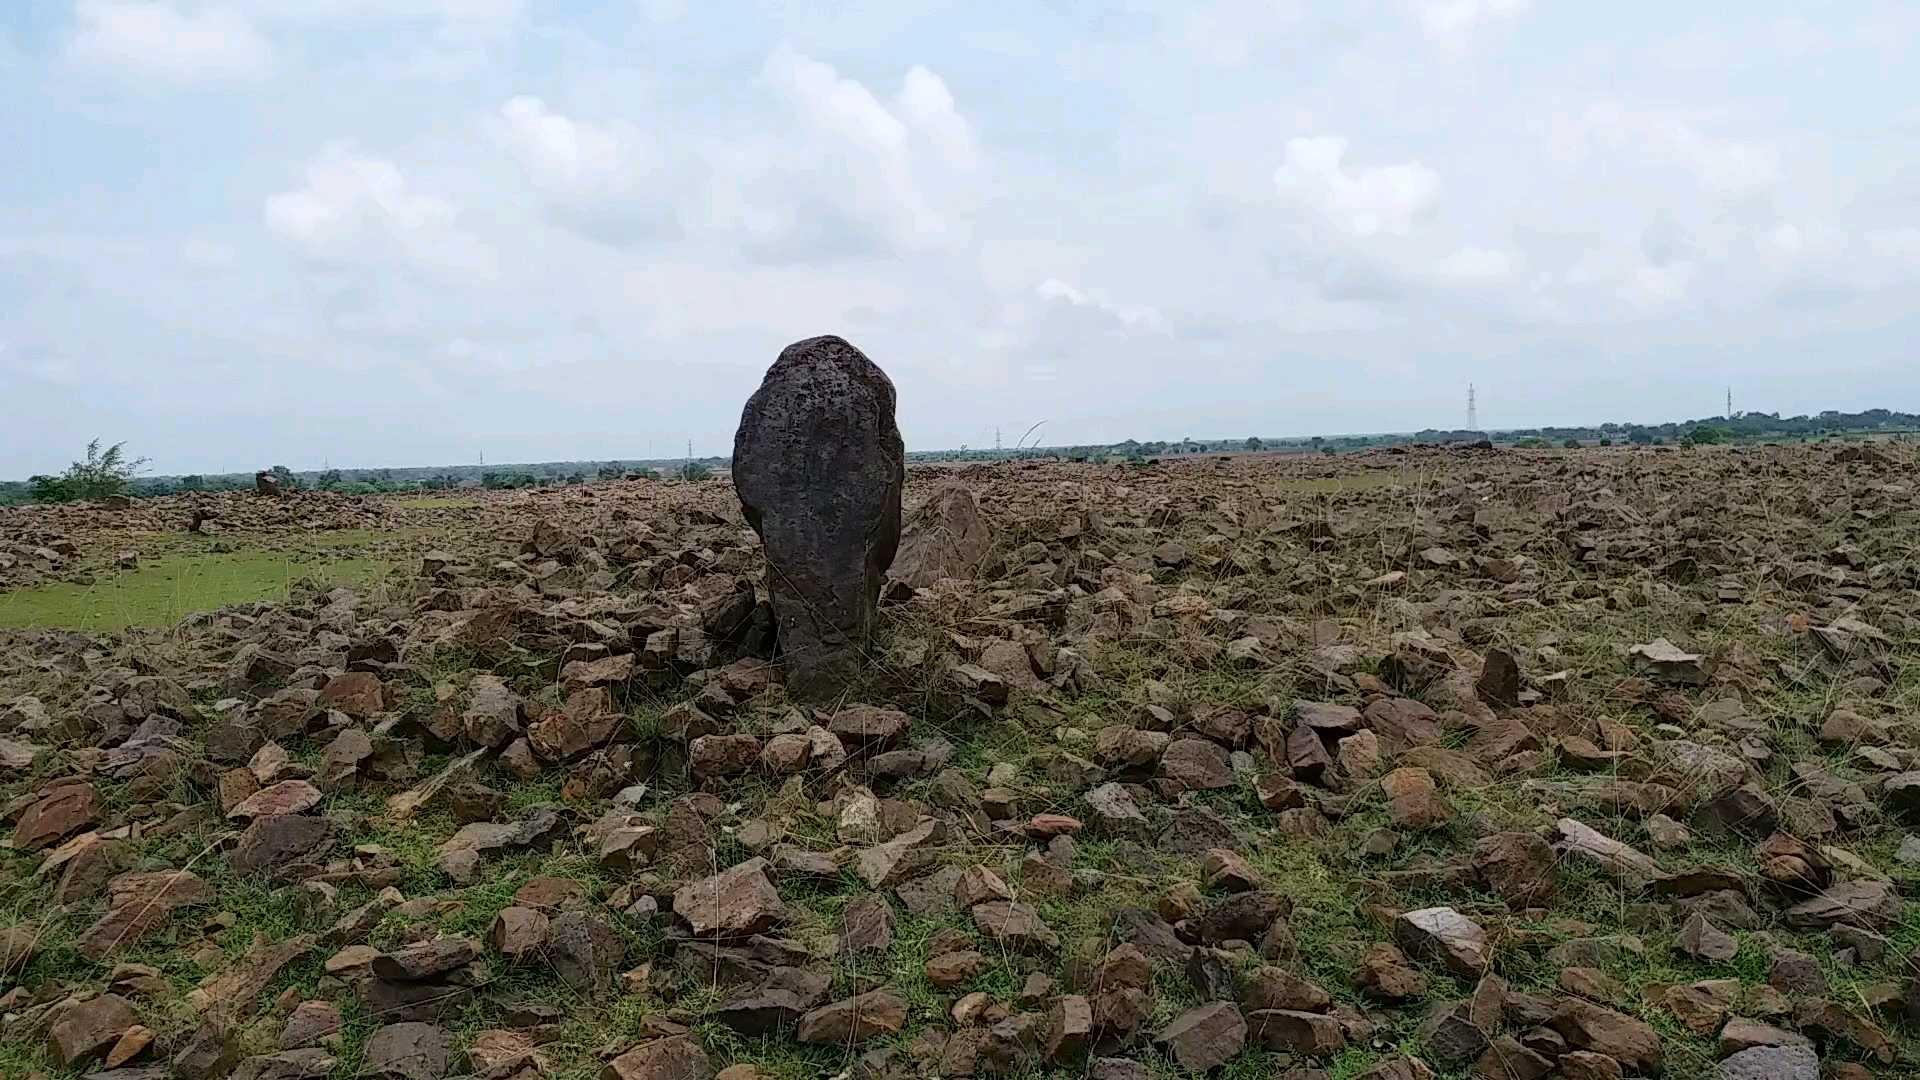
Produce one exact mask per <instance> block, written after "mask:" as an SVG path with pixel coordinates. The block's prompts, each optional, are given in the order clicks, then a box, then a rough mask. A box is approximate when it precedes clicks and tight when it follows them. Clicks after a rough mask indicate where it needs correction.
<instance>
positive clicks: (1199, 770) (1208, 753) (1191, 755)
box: [1160, 738, 1234, 791]
mask: <svg viewBox="0 0 1920 1080" xmlns="http://www.w3.org/2000/svg"><path fill="white" fill-rule="evenodd" d="M1160 775H1161V776H1163V777H1165V778H1167V779H1168V780H1171V781H1173V782H1174V783H1176V784H1179V785H1180V786H1181V787H1183V788H1187V789H1188V790H1191V791H1213V790H1217V789H1219V788H1227V787H1232V786H1233V783H1234V780H1233V762H1232V761H1231V759H1230V758H1229V757H1228V755H1227V750H1226V748H1225V747H1223V746H1221V745H1220V744H1219V743H1217V742H1214V741H1213V740H1211V739H1192V738H1188V739H1175V740H1173V741H1172V742H1171V743H1169V744H1168V745H1167V750H1166V753H1164V754H1162V755H1161V757H1160Z"/></svg>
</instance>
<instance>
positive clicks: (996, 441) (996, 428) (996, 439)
mask: <svg viewBox="0 0 1920 1080" xmlns="http://www.w3.org/2000/svg"><path fill="white" fill-rule="evenodd" d="M993 452H994V453H996V454H998V453H999V452H1000V425H999V424H995V425H993Z"/></svg>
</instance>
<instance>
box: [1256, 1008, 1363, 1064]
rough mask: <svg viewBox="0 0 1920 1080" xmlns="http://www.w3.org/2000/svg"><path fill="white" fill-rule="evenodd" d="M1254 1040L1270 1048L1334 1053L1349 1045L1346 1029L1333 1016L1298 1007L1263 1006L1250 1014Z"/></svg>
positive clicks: (1317, 1055) (1311, 1053)
mask: <svg viewBox="0 0 1920 1080" xmlns="http://www.w3.org/2000/svg"><path fill="white" fill-rule="evenodd" d="M1247 1023H1248V1025H1249V1026H1250V1027H1251V1029H1252V1032H1253V1038H1254V1041H1255V1042H1258V1043H1259V1044H1260V1045H1262V1046H1264V1047H1266V1048H1267V1049H1269V1050H1276V1051H1280V1052H1283V1053H1291V1054H1309V1055H1311V1056H1313V1057H1332V1056H1333V1055H1334V1054H1337V1053H1339V1052H1340V1051H1342V1050H1344V1049H1346V1047H1347V1032H1346V1028H1345V1027H1343V1026H1342V1025H1341V1023H1340V1021H1338V1020H1336V1019H1334V1018H1333V1017H1331V1016H1325V1015H1322V1014H1320V1013H1315V1012H1304V1011H1301V1010H1297V1009H1261V1010H1257V1011H1254V1012H1249V1013H1248V1014H1247Z"/></svg>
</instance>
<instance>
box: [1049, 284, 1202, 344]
mask: <svg viewBox="0 0 1920 1080" xmlns="http://www.w3.org/2000/svg"><path fill="white" fill-rule="evenodd" d="M1034 292H1035V293H1037V294H1038V295H1039V296H1040V298H1041V299H1043V300H1052V301H1059V302H1061V303H1065V304H1068V305H1070V306H1072V307H1077V308H1089V309H1091V310H1094V311H1098V312H1100V313H1102V314H1104V315H1108V316H1110V317H1112V318H1113V319H1114V320H1115V321H1117V322H1118V323H1119V324H1120V325H1121V326H1122V327H1124V328H1126V329H1128V330H1139V331H1142V332H1145V333H1154V334H1165V333H1168V332H1170V331H1169V327H1168V325H1167V319H1166V316H1164V315H1162V314H1161V313H1160V312H1159V311H1158V310H1156V309H1154V308H1151V307H1145V306H1141V305H1130V304H1120V303H1115V302H1114V300H1113V299H1112V298H1110V297H1109V296H1107V294H1106V293H1104V292H1102V291H1100V290H1099V289H1082V288H1079V287H1077V286H1074V285H1069V284H1067V283H1066V282H1064V281H1061V280H1060V279H1059V278H1048V279H1047V280H1045V281H1043V282H1041V283H1040V285H1039V287H1038V288H1036V289H1035V290H1034Z"/></svg>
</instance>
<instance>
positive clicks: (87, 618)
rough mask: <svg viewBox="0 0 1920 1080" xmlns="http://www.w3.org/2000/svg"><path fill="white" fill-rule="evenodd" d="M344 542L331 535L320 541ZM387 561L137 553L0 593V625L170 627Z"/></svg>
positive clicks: (362, 575) (337, 580) (346, 578)
mask: <svg viewBox="0 0 1920 1080" xmlns="http://www.w3.org/2000/svg"><path fill="white" fill-rule="evenodd" d="M338 535H344V534H338ZM366 535H378V534H366ZM351 543H352V541H344V542H342V541H338V540H337V539H336V540H335V542H330V543H326V544H323V545H320V546H324V547H339V546H348V545H350V544H351ZM389 566H390V564H389V563H388V562H386V561H384V560H382V559H377V558H367V557H352V556H343V557H334V558H319V559H313V560H311V561H308V560H300V559H296V558H294V557H293V555H292V554H291V553H289V552H285V551H260V550H241V551H229V552H220V553H215V552H210V551H209V552H178V553H171V554H167V555H162V556H159V557H157V558H152V559H149V560H145V561H143V562H142V563H141V565H140V567H139V568H138V569H136V570H129V571H125V572H122V573H115V572H112V571H102V572H101V574H100V576H99V579H98V580H96V581H95V582H94V583H93V584H91V585H79V584H74V583H70V582H63V583H59V584H53V585H45V586H41V587H39V588H35V589H26V590H21V591H18V592H11V593H5V594H0V627H13V628H22V627H60V628H66V629H74V630H125V629H127V628H128V627H135V626H142V627H160V626H171V625H172V624H174V623H176V622H179V621H180V620H181V619H183V618H185V617H186V616H188V615H191V614H194V613H195V612H201V611H212V610H214V609H216V608H221V607H225V606H227V605H229V604H243V603H248V602H251V601H255V600H282V599H285V598H286V597H287V594H288V587H289V586H290V585H291V584H292V583H293V582H294V581H295V580H298V579H300V578H313V579H317V580H321V581H325V582H329V583H333V584H341V585H353V584H360V583H364V582H367V581H371V580H373V579H374V578H377V577H379V576H380V575H381V574H383V573H385V572H386V570H387V569H388V568H389Z"/></svg>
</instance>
